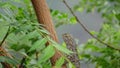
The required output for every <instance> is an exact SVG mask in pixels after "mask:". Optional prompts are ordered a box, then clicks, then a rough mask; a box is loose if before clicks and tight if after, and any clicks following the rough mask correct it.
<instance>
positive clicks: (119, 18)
mask: <svg viewBox="0 0 120 68" xmlns="http://www.w3.org/2000/svg"><path fill="white" fill-rule="evenodd" d="M116 18H117V19H118V20H119V21H120V13H119V14H116Z"/></svg>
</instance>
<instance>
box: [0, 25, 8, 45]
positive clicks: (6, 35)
mask: <svg viewBox="0 0 120 68" xmlns="http://www.w3.org/2000/svg"><path fill="white" fill-rule="evenodd" d="M9 31H10V26H9V27H8V30H7V33H6V34H5V36H4V38H3V40H2V42H1V43H0V47H1V46H2V44H3V43H4V41H5V39H6V38H7V37H8V35H9Z"/></svg>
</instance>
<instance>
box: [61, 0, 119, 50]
mask: <svg viewBox="0 0 120 68" xmlns="http://www.w3.org/2000/svg"><path fill="white" fill-rule="evenodd" d="M63 3H64V4H65V5H66V7H67V8H68V9H69V11H70V12H71V14H72V15H73V16H74V17H75V19H76V21H77V22H78V23H79V24H80V25H81V26H82V28H83V29H84V30H85V31H86V32H87V33H88V34H89V35H90V36H92V37H93V38H94V39H96V40H97V41H98V42H100V43H102V44H104V45H106V46H107V47H109V48H112V49H115V50H118V51H120V48H115V47H114V46H113V45H110V44H108V43H105V42H103V41H102V40H100V39H99V38H97V37H96V36H94V35H93V34H92V33H91V32H90V31H89V30H88V29H87V28H86V27H85V25H84V24H83V23H82V22H81V21H80V20H79V19H78V17H77V16H76V15H75V13H74V12H73V11H72V9H71V8H70V7H69V5H68V4H67V2H66V1H65V0H63Z"/></svg>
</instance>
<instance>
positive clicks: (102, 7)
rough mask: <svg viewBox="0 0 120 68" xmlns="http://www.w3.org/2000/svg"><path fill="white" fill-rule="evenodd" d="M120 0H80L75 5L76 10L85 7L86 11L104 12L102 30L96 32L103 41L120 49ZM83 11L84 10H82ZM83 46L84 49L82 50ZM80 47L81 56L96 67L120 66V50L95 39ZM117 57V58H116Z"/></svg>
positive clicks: (110, 67) (117, 67)
mask: <svg viewBox="0 0 120 68" xmlns="http://www.w3.org/2000/svg"><path fill="white" fill-rule="evenodd" d="M119 6H120V0H99V1H98V0H80V1H79V4H78V5H76V6H74V10H75V11H79V9H84V8H85V9H84V11H85V12H88V13H90V12H94V11H98V12H99V13H101V14H102V18H103V19H104V24H103V26H102V27H101V29H100V31H99V32H98V33H97V32H96V33H94V34H95V35H96V36H97V37H98V38H99V39H101V40H102V41H103V42H105V43H107V44H110V45H111V46H113V47H115V48H118V49H120V46H119V44H120V43H119V40H120V37H119V35H120V33H119V31H120V30H119V29H120V24H119V23H120V19H119V16H120V15H119V14H120V8H119ZM80 12H82V11H80ZM81 47H82V45H81ZM82 48H83V49H84V50H82ZM82 48H80V51H81V53H80V57H81V59H83V60H86V59H87V61H86V62H92V63H95V64H96V65H95V66H96V68H119V67H120V64H119V63H120V59H119V58H120V51H119V50H115V49H112V48H109V47H107V46H105V45H104V44H102V43H99V42H98V41H96V40H95V39H90V40H88V42H87V43H86V44H84V45H83V47H82ZM116 59H117V60H116Z"/></svg>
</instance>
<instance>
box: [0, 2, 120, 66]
mask: <svg viewBox="0 0 120 68" xmlns="http://www.w3.org/2000/svg"><path fill="white" fill-rule="evenodd" d="M72 10H73V11H74V12H83V11H84V12H87V13H91V12H94V11H98V12H99V13H101V15H102V18H103V19H104V23H103V25H102V27H101V29H100V31H99V32H95V31H94V32H91V33H92V34H93V35H95V36H96V37H97V39H100V41H101V40H102V42H100V41H99V40H97V39H96V38H92V39H89V40H88V41H87V43H85V44H82V45H80V46H79V48H78V51H79V58H80V60H83V61H85V62H87V63H93V64H95V67H96V68H120V0H79V3H78V4H76V5H75V6H74V7H72ZM51 15H52V16H53V18H55V21H57V24H56V25H55V26H56V27H59V26H62V25H65V24H76V22H77V21H76V18H75V17H74V15H73V17H71V18H70V17H69V14H68V13H62V12H60V11H59V10H52V11H51ZM41 26H42V25H40V24H39V23H38V22H37V19H36V16H35V13H34V10H33V8H32V4H31V2H30V0H0V41H2V40H3V38H4V37H5V35H6V34H7V32H8V37H7V38H6V39H5V42H4V43H3V46H5V47H6V49H7V51H9V52H10V54H12V55H13V57H14V59H11V58H8V57H3V56H0V62H4V61H6V62H8V63H10V64H12V65H13V66H15V65H17V64H21V60H22V59H23V57H26V59H25V61H24V65H25V66H26V67H27V68H51V62H50V60H49V59H50V58H51V57H52V56H53V55H54V53H55V50H54V48H57V49H58V50H60V51H61V52H63V53H66V54H68V55H69V54H70V53H72V52H71V51H69V50H68V49H66V48H65V47H64V46H60V44H58V43H56V42H54V41H53V40H51V39H50V38H49V37H48V36H47V35H48V34H49V33H48V32H47V31H46V30H45V29H44V28H43V27H41ZM43 36H45V37H44V38H43ZM47 41H49V42H51V46H48V47H45V43H46V42H47ZM63 45H64V44H63ZM37 53H39V54H38V56H36V54H37ZM6 59H7V60H6ZM64 59H65V60H67V58H66V57H65V56H63V57H61V58H60V59H59V60H58V62H56V66H59V67H60V66H61V65H62V64H63V63H64ZM0 66H1V67H2V65H0ZM69 66H71V63H70V62H69ZM71 68H72V66H71Z"/></svg>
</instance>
